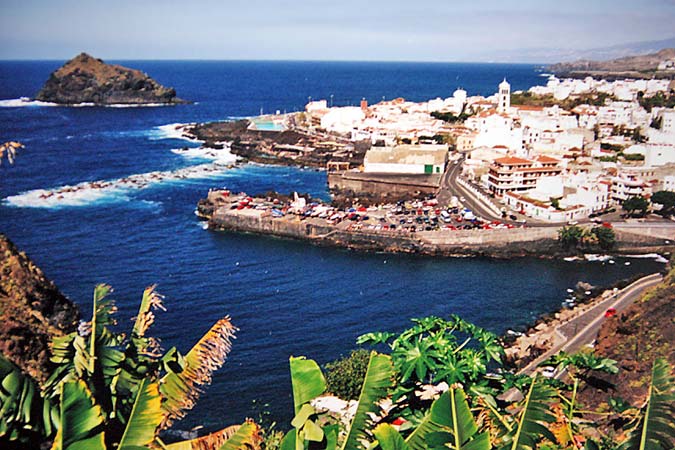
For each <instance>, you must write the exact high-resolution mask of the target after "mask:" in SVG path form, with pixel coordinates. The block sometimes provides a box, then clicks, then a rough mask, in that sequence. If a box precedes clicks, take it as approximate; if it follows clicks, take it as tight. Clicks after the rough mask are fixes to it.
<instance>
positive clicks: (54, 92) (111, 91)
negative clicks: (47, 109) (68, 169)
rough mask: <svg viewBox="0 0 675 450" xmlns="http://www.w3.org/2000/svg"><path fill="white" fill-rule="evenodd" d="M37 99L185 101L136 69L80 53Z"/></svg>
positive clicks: (67, 101) (105, 102)
mask: <svg viewBox="0 0 675 450" xmlns="http://www.w3.org/2000/svg"><path fill="white" fill-rule="evenodd" d="M35 98H36V100H40V101H44V102H53V103H60V104H66V105H73V104H78V103H94V104H97V105H111V104H130V105H143V104H149V103H165V104H169V103H185V102H184V101H183V100H181V99H179V98H177V97H176V90H175V89H173V88H167V87H164V86H162V85H161V84H159V83H157V82H156V81H155V80H153V79H152V78H150V77H149V76H148V75H147V74H145V73H143V72H141V71H140V70H136V69H129V68H126V67H122V66H118V65H112V64H106V63H104V62H103V61H102V60H100V59H96V58H93V57H92V56H90V55H88V54H86V53H80V54H79V55H78V56H76V57H75V58H73V59H71V60H70V61H68V62H67V63H66V64H64V65H63V66H61V68H59V69H58V70H56V71H55V72H53V73H52V74H51V75H50V76H49V79H48V80H47V82H46V83H45V85H44V86H43V87H42V89H41V90H40V92H38V94H37V96H36V97H35Z"/></svg>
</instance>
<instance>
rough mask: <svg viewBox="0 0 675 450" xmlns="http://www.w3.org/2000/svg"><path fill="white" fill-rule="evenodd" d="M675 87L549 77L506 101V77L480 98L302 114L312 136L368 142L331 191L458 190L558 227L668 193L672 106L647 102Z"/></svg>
mask: <svg viewBox="0 0 675 450" xmlns="http://www.w3.org/2000/svg"><path fill="white" fill-rule="evenodd" d="M674 90H675V81H671V80H664V79H661V80H621V81H612V82H609V81H603V80H600V81H597V80H594V79H592V78H586V79H583V80H578V79H564V80H559V79H558V78H556V77H555V76H550V78H549V79H548V82H547V83H546V85H545V86H535V87H532V88H531V89H529V90H528V91H526V92H522V91H519V92H514V93H512V92H511V87H510V85H509V83H508V81H507V80H506V79H505V80H504V81H503V82H502V83H500V84H499V86H498V89H497V92H496V93H495V94H494V95H492V96H490V97H482V96H468V94H467V92H466V91H464V90H462V89H457V90H456V91H455V92H454V93H453V94H452V96H451V97H448V98H445V99H441V98H436V99H433V100H429V101H427V102H422V103H414V102H409V101H405V100H404V99H394V100H391V101H383V102H380V103H378V104H375V105H370V106H369V105H368V104H367V103H366V101H365V100H363V101H362V102H361V105H360V106H359V107H355V106H347V107H328V105H327V101H326V100H320V101H313V102H310V103H308V104H307V106H306V116H307V120H308V122H309V124H310V129H311V127H313V128H314V129H317V130H321V131H325V132H329V133H333V134H336V135H338V136H342V137H349V140H351V141H352V142H359V141H369V142H370V143H371V144H372V147H371V148H370V149H369V150H368V151H367V152H366V153H365V156H364V160H363V164H362V165H361V166H359V167H348V166H346V165H345V164H342V163H340V162H334V161H331V162H329V163H328V166H327V168H328V171H329V185H330V187H331V188H332V189H333V190H334V191H337V192H339V191H341V190H351V191H352V193H353V194H354V196H355V197H358V196H359V194H360V195H361V196H362V197H367V194H372V193H373V192H380V193H382V194H385V195H391V194H392V193H393V192H401V193H404V194H405V193H408V194H410V193H412V192H418V193H425V194H428V193H432V192H433V191H434V190H435V189H436V190H438V189H440V190H441V191H442V190H443V188H444V187H448V188H454V189H451V190H452V191H453V192H455V193H456V192H458V191H459V192H460V193H461V192H467V191H468V192H467V195H466V197H471V198H472V199H473V200H474V201H476V203H482V205H476V209H479V210H480V209H482V210H487V211H489V212H493V213H498V212H500V211H501V213H502V214H501V215H502V216H503V217H508V216H510V215H511V214H512V213H517V214H519V215H524V216H527V217H529V218H533V219H536V220H538V221H543V222H551V223H564V222H570V221H577V220H582V219H587V218H589V217H594V216H595V215H598V214H602V213H603V212H605V211H608V210H611V209H617V208H618V209H621V206H622V205H623V204H624V203H625V202H626V201H627V200H629V199H635V198H642V199H644V200H648V199H650V198H651V197H652V195H653V194H654V193H656V192H659V191H669V192H675V109H673V108H672V107H671V108H667V107H663V106H656V105H658V102H652V101H650V99H654V98H656V99H663V98H664V96H668V95H672V93H673V91H674ZM444 174H445V175H444ZM471 194H473V195H471ZM631 202H633V203H637V206H639V207H640V208H642V206H641V205H642V203H641V202H635V201H634V200H631ZM629 204H630V202H629ZM663 207H669V205H661V204H658V203H654V204H653V205H652V208H653V209H654V210H658V209H660V208H663ZM640 208H635V210H630V209H628V208H626V209H627V210H628V212H629V213H633V212H637V210H638V209H640ZM644 209H645V210H646V207H645V208H644ZM507 211H508V212H509V213H508V214H506V212H507ZM488 215H489V214H488Z"/></svg>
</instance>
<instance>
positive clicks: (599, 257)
mask: <svg viewBox="0 0 675 450" xmlns="http://www.w3.org/2000/svg"><path fill="white" fill-rule="evenodd" d="M584 258H585V259H586V261H592V262H595V261H600V262H605V261H609V260H610V259H612V257H611V256H610V255H595V254H586V255H584Z"/></svg>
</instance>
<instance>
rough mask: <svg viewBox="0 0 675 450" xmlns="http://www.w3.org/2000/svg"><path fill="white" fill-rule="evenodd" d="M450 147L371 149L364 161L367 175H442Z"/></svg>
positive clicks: (421, 146) (420, 145)
mask: <svg viewBox="0 0 675 450" xmlns="http://www.w3.org/2000/svg"><path fill="white" fill-rule="evenodd" d="M447 161H448V146H447V145H440V144H438V145H436V144H419V145H397V146H394V147H371V148H370V150H368V151H367V152H366V156H365V159H364V161H363V171H364V172H366V173H400V174H427V175H431V174H442V173H443V172H444V171H445V164H446V163H447Z"/></svg>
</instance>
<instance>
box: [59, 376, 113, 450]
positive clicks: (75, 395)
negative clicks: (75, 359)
mask: <svg viewBox="0 0 675 450" xmlns="http://www.w3.org/2000/svg"><path fill="white" fill-rule="evenodd" d="M59 389H60V391H61V395H60V397H61V402H60V405H59V414H58V416H57V417H58V419H57V420H58V423H59V425H58V431H57V432H56V437H55V438H54V443H53V444H52V450H80V449H82V450H84V449H87V450H105V448H106V446H105V440H104V433H103V428H104V427H103V421H104V418H103V412H102V410H101V407H100V406H98V405H96V404H95V403H94V400H93V398H92V395H91V392H90V391H89V389H88V388H87V385H86V384H85V382H84V381H82V380H77V381H68V382H66V383H62V384H61V385H60V386H59Z"/></svg>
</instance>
